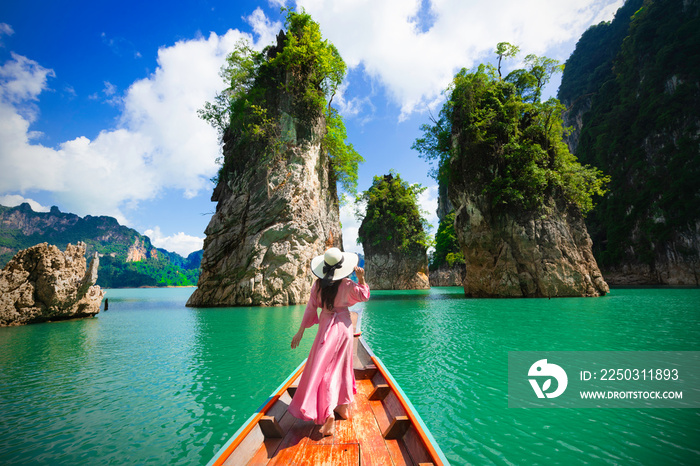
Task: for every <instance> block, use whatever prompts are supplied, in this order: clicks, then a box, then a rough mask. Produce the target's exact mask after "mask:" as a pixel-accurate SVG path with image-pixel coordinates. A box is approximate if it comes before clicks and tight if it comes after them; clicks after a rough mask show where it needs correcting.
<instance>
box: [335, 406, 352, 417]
mask: <svg viewBox="0 0 700 466" xmlns="http://www.w3.org/2000/svg"><path fill="white" fill-rule="evenodd" d="M334 411H335V412H336V413H338V416H340V418H341V419H347V418H348V414H349V409H348V405H338V406H336V408H335V410H334Z"/></svg>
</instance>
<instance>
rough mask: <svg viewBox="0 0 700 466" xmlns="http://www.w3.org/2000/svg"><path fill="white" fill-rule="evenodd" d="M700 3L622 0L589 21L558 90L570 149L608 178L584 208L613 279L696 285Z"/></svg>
mask: <svg viewBox="0 0 700 466" xmlns="http://www.w3.org/2000/svg"><path fill="white" fill-rule="evenodd" d="M698 50H700V1H698V0H654V1H649V0H645V1H643V0H627V1H626V2H625V4H624V6H623V7H621V8H620V9H619V10H618V12H617V14H616V15H615V18H614V20H613V21H611V22H609V23H600V24H598V25H596V26H593V27H591V28H589V29H588V30H587V31H586V32H585V33H584V34H583V36H582V37H581V39H580V40H579V41H578V43H577V44H576V49H575V50H574V52H573V54H572V55H571V57H569V59H568V60H567V62H566V69H565V70H564V74H563V76H562V81H561V87H560V89H559V98H560V99H561V101H562V102H563V103H565V104H566V105H567V107H568V109H569V110H568V112H567V122H566V123H567V125H570V126H572V128H573V131H572V133H571V136H570V138H569V145H570V147H571V150H572V151H574V152H575V154H576V156H577V157H578V158H579V159H580V160H581V161H582V162H585V163H590V164H595V165H596V166H598V167H600V168H601V169H603V170H604V171H605V172H606V173H608V174H609V175H610V177H611V182H610V186H609V193H608V194H607V195H606V196H605V197H604V198H603V199H602V200H601V201H600V203H599V204H598V206H597V207H596V208H595V209H594V210H593V211H592V212H591V213H590V215H588V217H587V218H586V223H587V225H588V229H589V231H590V232H591V236H592V238H593V245H594V248H593V254H594V255H595V257H596V259H597V261H598V263H599V264H600V266H601V269H602V271H603V274H604V275H605V278H606V280H608V282H609V283H611V284H618V285H659V284H662V285H692V286H698V285H700V182H698V180H699V179H700V60H699V59H698V52H697V51H698Z"/></svg>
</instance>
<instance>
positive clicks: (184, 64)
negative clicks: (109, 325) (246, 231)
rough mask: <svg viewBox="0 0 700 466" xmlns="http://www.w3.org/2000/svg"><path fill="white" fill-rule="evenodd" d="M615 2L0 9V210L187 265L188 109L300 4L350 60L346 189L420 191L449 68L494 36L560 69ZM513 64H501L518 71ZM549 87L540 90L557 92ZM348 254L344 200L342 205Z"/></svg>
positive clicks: (193, 227)
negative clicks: (68, 219) (51, 220)
mask: <svg viewBox="0 0 700 466" xmlns="http://www.w3.org/2000/svg"><path fill="white" fill-rule="evenodd" d="M622 3H623V0H530V1H525V0H492V1H490V2H484V1H469V0H440V1H436V0H433V1H428V0H422V1H421V0H414V1H410V0H336V1H325V0H300V1H297V2H294V1H291V0H288V1H284V0H271V1H259V2H254V1H240V0H237V1H235V2H232V1H230V0H229V1H222V2H219V1H213V0H195V1H181V2H161V1H123V0H122V1H118V2H117V1H98V2H95V1H90V2H88V1H60V2H56V1H44V0H42V1H33V0H25V1H22V2H18V1H16V2H2V4H0V204H2V205H9V206H12V205H17V204H19V203H20V202H30V204H31V205H32V206H33V208H34V209H35V210H48V208H50V207H51V206H52V205H56V206H58V207H59V208H60V209H61V210H62V211H64V212H73V213H76V214H78V215H81V216H84V215H110V216H114V217H117V218H118V219H119V221H120V222H121V223H123V224H126V225H128V226H130V227H132V228H135V229H136V230H138V231H140V232H141V233H145V234H147V235H149V236H150V237H151V239H152V240H153V242H154V244H156V245H157V246H159V247H164V248H166V249H169V250H171V251H175V252H178V253H180V254H183V255H186V254H188V253H189V252H192V251H194V250H196V249H199V248H201V245H202V240H203V238H204V229H205V228H206V225H207V224H208V222H209V219H210V217H211V213H212V212H213V211H214V209H215V204H214V203H212V202H210V196H211V191H212V189H213V186H212V184H211V182H210V181H209V179H210V178H211V177H212V176H213V175H214V174H215V173H216V170H217V166H216V162H215V161H216V158H217V157H218V156H219V154H220V147H219V144H218V139H217V134H216V131H215V130H214V129H213V128H211V127H209V126H207V124H206V123H204V122H203V121H201V120H200V119H199V118H198V117H197V115H196V111H197V109H199V108H201V107H202V106H203V105H204V102H205V101H207V100H211V99H212V98H213V97H214V95H215V93H216V92H217V91H218V90H221V89H222V88H223V87H224V85H223V82H222V81H221V79H220V77H219V76H218V71H219V68H220V67H221V65H222V64H223V62H224V59H225V57H226V55H227V53H229V52H230V51H231V50H232V48H233V46H234V44H235V43H236V41H237V40H239V39H241V38H245V39H247V40H249V41H250V42H251V43H253V44H254V46H255V47H256V48H258V49H262V48H263V47H264V46H266V45H269V44H271V43H272V42H273V40H274V36H275V34H276V33H277V32H278V31H279V30H280V29H281V28H282V26H283V17H282V15H281V13H280V6H283V5H286V6H292V7H297V8H301V7H303V8H304V9H305V10H306V11H307V12H308V13H310V14H311V15H312V17H313V18H314V19H315V20H316V21H318V22H319V23H320V25H321V29H322V31H323V34H324V37H325V38H327V39H329V40H330V41H331V42H333V43H334V44H335V45H336V46H337V47H338V49H339V51H340V53H341V55H342V56H343V58H344V59H345V61H346V63H347V64H348V68H349V72H348V76H347V78H346V80H345V83H344V85H343V92H342V95H340V96H337V97H336V98H335V100H334V103H335V104H337V106H338V107H339V109H340V111H341V114H342V115H343V116H344V118H345V121H346V126H347V129H348V140H349V142H351V143H352V144H353V145H354V146H355V148H356V149H357V151H358V152H359V153H360V154H361V155H362V156H363V157H364V158H365V160H366V162H365V163H364V164H363V165H362V166H361V167H360V170H359V175H360V181H359V188H360V190H364V189H367V188H368V187H369V186H370V185H371V183H372V178H373V176H375V175H383V174H386V173H388V172H389V170H390V169H394V170H395V171H396V172H398V173H399V174H400V175H401V176H402V178H403V179H405V180H407V181H408V182H410V183H420V184H421V185H423V186H425V187H427V188H428V189H427V190H426V191H425V193H424V195H423V198H422V199H421V202H422V204H423V207H424V209H425V210H426V211H427V212H428V214H427V217H428V218H429V221H430V222H431V223H433V224H434V225H435V226H436V227H437V222H436V217H435V213H434V211H435V207H436V195H437V189H436V186H435V182H434V181H433V180H432V179H431V178H430V177H429V176H428V174H427V173H428V171H429V169H430V167H429V166H428V164H427V163H426V162H424V161H423V160H422V159H420V158H419V157H418V155H417V153H415V151H412V150H411V144H412V143H413V141H414V140H415V139H416V137H419V136H420V134H421V133H420V130H419V127H420V125H421V124H423V123H426V122H428V110H429V109H432V111H433V112H434V113H436V112H437V111H438V109H439V107H440V106H441V105H442V102H443V96H442V90H443V89H445V87H446V86H447V85H448V84H449V82H450V80H451V78H452V76H453V75H454V73H456V72H457V71H458V70H459V69H460V68H462V67H466V68H471V67H473V66H475V65H476V64H478V63H481V62H486V61H491V62H493V58H494V55H493V50H494V49H495V45H496V43H497V42H500V41H508V42H511V43H515V44H518V45H520V47H521V56H522V57H524V56H525V55H527V54H529V53H535V54H538V55H546V56H549V57H552V58H556V59H559V60H560V61H562V62H564V61H566V59H567V58H568V56H569V55H570V54H571V52H572V51H573V49H574V47H575V44H576V41H577V40H578V38H579V37H580V35H581V34H582V33H583V31H585V30H586V28H588V27H589V26H590V25H592V24H597V23H598V22H600V21H609V20H611V19H612V17H613V15H614V13H615V11H616V10H617V8H619V7H620V6H621V5H622ZM518 65H519V63H518V62H517V60H514V61H513V62H512V63H510V64H508V66H509V67H510V68H513V67H517V66H518ZM558 81H559V80H558V79H556V80H554V81H553V82H552V83H551V84H550V86H549V87H548V88H547V89H546V93H547V94H548V95H555V94H556V90H557V87H558ZM341 220H342V223H343V231H344V243H345V249H346V250H353V251H357V252H360V251H361V249H360V247H359V246H357V245H356V244H355V238H356V231H357V226H358V225H357V221H356V220H355V219H354V217H353V208H352V206H346V207H344V208H343V209H342V211H341Z"/></svg>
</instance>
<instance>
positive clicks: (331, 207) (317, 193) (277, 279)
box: [187, 120, 342, 307]
mask: <svg viewBox="0 0 700 466" xmlns="http://www.w3.org/2000/svg"><path fill="white" fill-rule="evenodd" d="M322 125H323V120H319V121H318V124H317V126H316V127H315V134H316V135H317V136H316V137H315V138H314V139H313V140H312V141H310V142H308V143H306V144H302V143H296V142H295V143H294V144H289V145H288V149H287V153H286V157H285V160H282V161H280V162H278V163H276V164H275V165H273V166H270V167H267V168H266V169H262V170H258V171H256V172H255V173H254V174H253V175H252V176H240V177H236V178H234V179H232V180H230V181H229V182H228V183H226V184H225V185H222V183H220V184H219V186H217V189H216V191H215V192H214V196H213V197H212V200H214V201H217V206H216V213H215V214H214V215H213V216H212V219H211V221H210V222H209V225H208V226H207V229H206V230H205V233H206V235H207V236H206V239H205V240H204V255H203V257H202V264H201V275H200V278H199V283H198V285H197V290H196V291H195V292H194V294H193V295H192V296H191V297H190V299H189V301H188V302H187V305H188V306H195V307H201V306H235V305H286V304H296V303H303V302H306V300H307V299H308V295H309V292H310V291H311V285H312V284H313V278H312V276H311V273H310V263H311V259H312V258H313V257H314V256H317V255H319V254H322V253H323V251H325V249H327V248H329V247H333V246H335V247H339V248H342V236H341V235H342V234H341V229H340V215H339V208H338V200H337V197H335V196H334V195H330V194H331V193H332V194H335V191H334V189H333V188H334V187H333V186H331V183H330V180H329V173H328V163H329V161H328V158H327V157H326V156H325V155H324V154H323V153H322V152H321V150H320V136H321V134H322V133H321V130H322V128H323V126H322Z"/></svg>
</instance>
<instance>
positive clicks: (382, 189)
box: [356, 172, 430, 255]
mask: <svg viewBox="0 0 700 466" xmlns="http://www.w3.org/2000/svg"><path fill="white" fill-rule="evenodd" d="M423 191H425V188H423V187H421V186H420V185H419V184H408V183H407V182H406V181H404V180H402V179H401V176H400V175H398V174H394V173H393V172H392V173H390V174H389V175H385V176H375V177H374V181H373V183H372V186H370V188H369V189H368V190H367V191H364V192H362V193H361V194H360V195H359V196H358V197H357V199H356V203H357V204H361V203H366V205H367V208H366V211H365V214H364V217H363V218H362V225H361V226H360V229H359V232H358V239H357V242H358V244H362V246H363V249H364V251H365V254H377V253H381V252H386V253H388V252H399V253H401V254H407V255H413V254H425V252H426V250H427V248H428V246H430V240H429V238H428V235H427V233H426V232H427V230H428V229H429V224H428V223H427V221H426V220H425V219H423V217H422V216H421V212H420V208H419V207H418V195H419V194H421V193H422V192H423ZM358 217H362V215H361V214H358Z"/></svg>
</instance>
